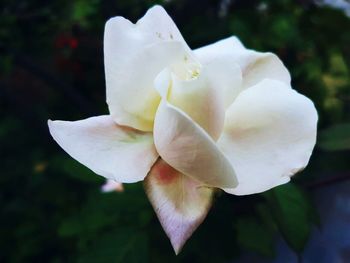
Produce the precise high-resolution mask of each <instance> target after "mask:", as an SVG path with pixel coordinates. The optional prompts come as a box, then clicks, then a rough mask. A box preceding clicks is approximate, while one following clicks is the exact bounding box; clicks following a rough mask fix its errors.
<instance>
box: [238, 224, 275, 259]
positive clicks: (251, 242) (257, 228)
mask: <svg viewBox="0 0 350 263" xmlns="http://www.w3.org/2000/svg"><path fill="white" fill-rule="evenodd" d="M236 231H237V242H238V244H239V245H240V246H241V247H243V248H245V249H248V250H250V251H253V252H256V253H258V254H260V255H263V256H265V257H273V256H274V246H273V245H274V242H273V239H272V234H271V232H270V230H269V229H268V227H267V226H266V225H264V224H262V223H261V222H258V221H257V220H256V219H254V218H252V217H246V218H239V219H238V220H237V223H236Z"/></svg>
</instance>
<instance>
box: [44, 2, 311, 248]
mask: <svg viewBox="0 0 350 263" xmlns="http://www.w3.org/2000/svg"><path fill="white" fill-rule="evenodd" d="M104 62H105V73H106V87H107V104H108V108H109V115H103V116H96V117H91V118H88V119H84V120H79V121H72V122H71V121H50V120H49V122H48V124H49V128H50V132H51V135H52V136H53V138H54V139H55V140H56V142H57V143H58V144H59V145H60V146H61V147H62V148H63V149H64V150H65V151H66V152H67V153H68V154H69V155H70V156H72V157H73V158H74V159H76V160H77V161H79V162H80V163H82V164H83V165H85V166H87V167H88V168H90V169H91V170H92V171H94V172H95V173H96V174H99V175H101V176H103V177H105V178H107V179H110V180H114V181H116V182H121V183H134V182H138V181H142V180H143V181H144V186H145V189H146V192H147V195H148V198H149V200H150V202H151V203H152V205H153V208H154V210H155V212H156V214H157V216H158V218H159V220H160V223H161V224H162V226H163V228H164V230H165V232H166V234H167V235H168V237H169V238H170V241H171V243H172V246H173V248H174V250H175V252H176V253H178V252H179V251H180V249H181V248H182V246H183V245H184V243H185V242H186V240H187V239H188V238H189V237H190V236H191V234H192V233H193V231H194V230H195V229H196V228H197V227H198V226H199V225H200V223H201V222H202V221H203V220H204V218H205V216H206V214H207V212H208V210H209V208H210V206H211V204H212V197H213V192H214V191H215V190H216V189H222V190H224V191H225V192H226V193H229V194H234V195H249V194H255V193H260V192H263V191H266V190H269V189H271V188H273V187H275V186H278V185H281V184H284V183H287V182H289V180H290V177H291V176H292V175H293V174H295V173H296V172H298V171H300V170H302V169H303V168H304V167H305V166H306V165H307V163H308V161H309V158H310V155H311V153H312V150H313V147H314V145H315V141H316V126H317V112H316V110H315V107H314V105H313V103H312V102H311V101H310V100H309V99H308V98H306V97H305V96H303V95H301V94H299V93H298V92H296V91H295V90H293V89H292V88H291V77H290V74H289V72H288V70H287V69H286V67H285V66H284V65H283V63H282V62H281V60H280V59H279V58H278V57H277V56H276V55H275V54H273V53H261V52H256V51H254V50H249V49H246V48H245V47H244V46H243V44H242V43H241V42H240V41H239V40H238V38H236V37H233V36H232V37H228V38H226V39H223V40H220V41H218V42H216V43H214V44H211V45H208V46H205V47H202V48H199V49H195V50H191V49H190V48H189V47H188V46H187V44H186V42H185V41H184V39H183V38H182V36H181V34H180V32H179V30H178V29H177V27H176V25H175V24H174V22H173V21H172V19H171V18H170V17H169V16H168V14H167V13H166V11H165V10H164V9H163V8H162V7H160V6H155V7H153V8H151V9H149V10H148V11H147V13H146V14H145V16H144V17H142V18H141V19H140V20H139V21H138V22H137V23H136V24H133V23H131V22H130V21H129V20H126V19H125V18H123V17H114V18H111V19H110V20H108V22H107V23H106V26H105V34H104Z"/></svg>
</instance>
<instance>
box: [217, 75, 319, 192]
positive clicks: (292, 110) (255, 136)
mask: <svg viewBox="0 0 350 263" xmlns="http://www.w3.org/2000/svg"><path fill="white" fill-rule="evenodd" d="M316 126H317V112H316V110H315V107H314V105H313V103H312V102H311V101H310V100H309V99H308V98H306V97H305V96H303V95H301V94H299V93H297V92H296V91H295V90H292V89H290V88H289V87H288V86H286V85H285V84H284V83H282V82H280V81H275V80H264V81H262V82H260V83H259V84H257V85H255V86H253V87H251V88H249V89H247V90H245V91H243V92H242V93H241V94H240V95H239V96H238V97H237V99H236V100H235V102H234V103H233V104H232V105H231V107H230V108H229V109H228V111H227V113H226V121H225V129H224V130H225V132H224V133H223V135H222V136H221V138H220V139H219V141H218V144H219V146H220V148H221V149H222V150H223V152H224V153H225V154H226V156H227V157H228V158H229V159H230V161H231V163H232V165H233V167H234V168H235V171H236V174H237V177H238V187H237V188H235V189H224V190H225V191H227V192H229V193H232V194H236V195H246V194H254V193H259V192H263V191H266V190H268V189H270V188H272V187H275V186H277V185H280V184H283V183H286V182H288V181H289V180H290V176H292V175H293V174H295V173H296V172H298V171H299V170H301V169H303V168H304V167H305V166H306V165H307V163H308V161H309V158H310V156H311V153H312V150H313V148H314V145H315V142H316V128H317V127H316Z"/></svg>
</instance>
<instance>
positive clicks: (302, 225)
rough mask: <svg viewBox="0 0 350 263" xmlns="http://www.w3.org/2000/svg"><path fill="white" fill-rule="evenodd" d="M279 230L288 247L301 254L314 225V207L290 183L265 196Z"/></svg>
mask: <svg viewBox="0 0 350 263" xmlns="http://www.w3.org/2000/svg"><path fill="white" fill-rule="evenodd" d="M264 196H265V197H266V199H267V201H268V205H269V206H270V209H271V213H272V215H273V217H274V218H275V220H276V224H277V226H278V229H279V230H280V232H281V233H282V235H283V237H284V239H285V240H286V242H287V243H288V245H289V246H290V247H291V248H292V249H293V250H294V251H295V252H297V253H301V252H302V251H303V250H304V247H305V245H306V243H307V241H308V238H309V235H310V231H311V225H312V221H313V218H312V215H313V212H312V209H313V208H312V207H311V205H310V202H309V201H308V200H307V198H306V197H305V195H304V193H303V192H302V191H301V190H300V189H299V188H298V187H297V186H295V185H293V184H291V183H289V184H285V185H282V186H279V187H276V188H274V189H272V190H270V191H268V192H266V193H265V194H264Z"/></svg>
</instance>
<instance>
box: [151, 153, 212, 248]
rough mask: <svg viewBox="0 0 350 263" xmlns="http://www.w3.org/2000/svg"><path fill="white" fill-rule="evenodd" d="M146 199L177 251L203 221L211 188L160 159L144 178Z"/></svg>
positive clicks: (209, 204) (210, 199)
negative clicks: (148, 200)
mask: <svg viewBox="0 0 350 263" xmlns="http://www.w3.org/2000/svg"><path fill="white" fill-rule="evenodd" d="M145 188H146V193H147V195H148V198H149V199H150V201H151V204H152V206H153V208H154V210H155V212H156V214H157V216H158V218H159V221H160V223H161V224H162V227H163V229H164V231H165V232H166V234H167V236H168V237H169V239H170V241H171V244H172V246H173V248H174V250H175V253H176V254H178V253H179V252H180V249H181V248H182V246H183V245H184V244H185V242H186V241H187V239H188V238H189V237H190V236H191V235H192V233H193V232H194V231H195V230H196V229H197V227H198V226H199V225H200V224H201V223H202V222H203V220H204V218H205V217H206V215H207V213H208V210H209V208H210V206H211V203H212V202H211V201H212V193H213V190H212V189H211V188H207V187H203V186H201V185H200V183H199V182H197V181H195V180H192V179H191V178H189V177H188V176H185V175H184V174H181V173H180V172H178V171H176V170H175V169H173V168H172V167H171V166H169V165H168V164H167V163H166V162H164V161H163V160H161V159H159V161H157V162H156V164H155V165H154V166H153V168H152V170H151V172H150V173H149V175H148V176H147V177H146V179H145Z"/></svg>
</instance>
